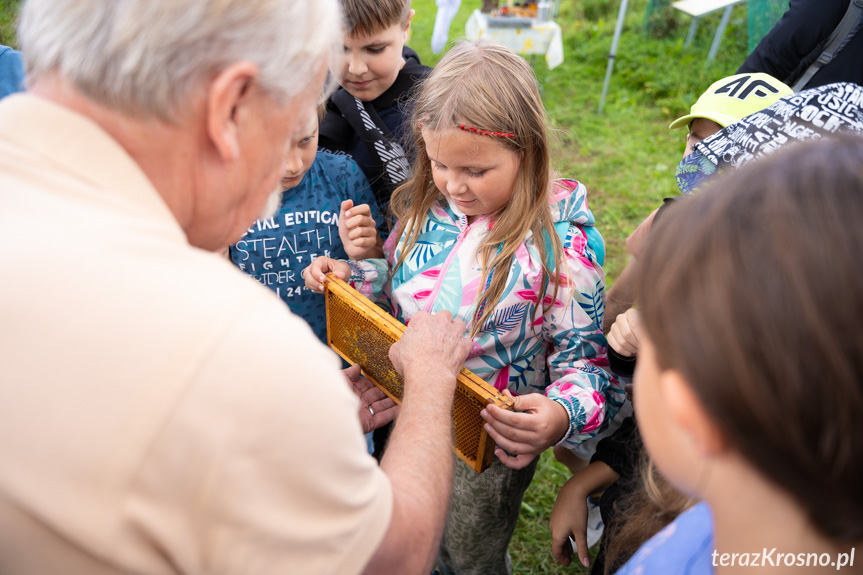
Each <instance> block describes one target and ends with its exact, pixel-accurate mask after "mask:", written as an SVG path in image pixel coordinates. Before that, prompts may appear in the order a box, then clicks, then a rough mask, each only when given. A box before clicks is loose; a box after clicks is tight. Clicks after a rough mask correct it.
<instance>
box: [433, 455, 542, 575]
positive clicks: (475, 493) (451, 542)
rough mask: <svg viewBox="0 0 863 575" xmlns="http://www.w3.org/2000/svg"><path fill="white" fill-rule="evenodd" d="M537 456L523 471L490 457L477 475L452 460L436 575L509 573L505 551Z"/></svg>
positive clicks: (508, 561) (507, 556) (507, 574)
mask: <svg viewBox="0 0 863 575" xmlns="http://www.w3.org/2000/svg"><path fill="white" fill-rule="evenodd" d="M538 461H539V457H537V458H536V459H534V460H533V462H531V464H530V465H528V466H527V467H525V468H524V469H510V468H509V467H507V466H505V465H504V464H503V463H501V462H500V460H499V459H497V458H496V457H495V458H494V461H493V463H492V464H491V466H490V467H489V468H488V469H486V470H485V471H483V472H482V473H480V474H478V473H476V472H475V471H474V470H472V469H471V468H470V467H468V466H467V465H466V464H465V463H464V462H463V461H462V460H461V459H459V458H455V464H454V467H455V473H454V478H453V488H452V497H451V498H450V507H449V514H448V516H447V524H446V530H445V531H444V536H443V541H442V542H441V548H440V553H439V555H438V564H437V569H438V572H439V573H441V574H442V575H509V574H511V573H512V561H511V559H510V557H509V553H508V552H507V547H509V541H510V539H512V533H513V531H515V524H516V521H517V520H518V513H519V511H520V510H521V499H522V496H523V495H524V492H525V491H526V490H527V488H528V486H529V485H530V481H531V479H533V473H534V471H536V464H537V462H538Z"/></svg>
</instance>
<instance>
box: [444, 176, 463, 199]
mask: <svg viewBox="0 0 863 575" xmlns="http://www.w3.org/2000/svg"><path fill="white" fill-rule="evenodd" d="M463 190H464V181H463V180H462V179H461V178H457V177H449V178H447V181H446V191H447V193H449V194H455V195H457V194H459V193H460V192H462V191H463Z"/></svg>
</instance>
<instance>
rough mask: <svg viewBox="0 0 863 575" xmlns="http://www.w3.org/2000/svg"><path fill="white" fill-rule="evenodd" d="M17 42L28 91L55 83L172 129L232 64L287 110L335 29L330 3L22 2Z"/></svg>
mask: <svg viewBox="0 0 863 575" xmlns="http://www.w3.org/2000/svg"><path fill="white" fill-rule="evenodd" d="M18 34H19V40H20V42H21V48H22V53H23V55H24V59H25V62H26V65H27V74H28V80H29V82H30V83H33V82H36V81H38V80H39V79H41V78H43V77H46V76H50V75H52V74H58V75H59V76H60V77H61V78H62V79H64V80H65V81H67V82H70V83H71V84H72V85H73V86H74V87H75V88H76V89H77V90H78V91H79V92H81V93H82V94H83V95H84V96H86V97H88V98H90V99H91V100H93V101H95V102H98V103H99V104H102V105H104V106H107V107H110V108H113V109H116V110H120V111H122V112H125V113H128V114H132V115H136V116H141V117H152V116H155V117H158V118H161V119H163V120H166V121H172V120H175V119H177V118H178V116H179V115H180V114H182V112H183V109H184V107H185V106H186V105H187V103H188V102H189V101H190V97H191V96H192V95H193V93H195V92H196V91H198V90H202V89H204V88H206V85H207V83H208V82H209V81H210V80H211V79H212V78H213V77H214V76H215V75H216V74H218V73H219V72H220V71H221V70H223V69H225V68H226V67H228V66H230V65H231V64H233V63H235V62H239V61H250V62H252V63H254V64H256V65H257V67H258V69H259V73H260V84H261V86H262V87H263V88H264V90H265V91H267V92H268V93H270V94H271V95H272V96H273V97H274V98H275V99H276V100H277V101H280V102H287V101H288V100H290V99H291V98H292V97H293V96H295V95H296V94H298V93H299V92H300V91H301V90H302V89H303V87H304V86H305V85H306V82H307V81H311V78H312V75H313V73H314V72H316V71H317V70H318V66H320V64H321V63H322V59H321V58H322V56H324V55H325V54H329V51H330V50H332V49H333V48H334V47H335V46H340V42H341V35H342V27H341V18H340V12H339V8H338V5H337V2H336V0H74V1H72V2H57V1H56V0H26V3H25V4H24V7H23V8H22V11H21V20H20V24H19V31H18Z"/></svg>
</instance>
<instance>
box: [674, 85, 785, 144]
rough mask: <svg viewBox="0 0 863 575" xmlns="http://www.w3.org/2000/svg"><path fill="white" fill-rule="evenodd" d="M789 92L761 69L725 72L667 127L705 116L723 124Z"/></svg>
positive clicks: (757, 109)
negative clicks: (744, 72) (758, 70)
mask: <svg viewBox="0 0 863 575" xmlns="http://www.w3.org/2000/svg"><path fill="white" fill-rule="evenodd" d="M793 93H794V92H793V90H791V88H789V87H788V86H786V85H785V84H783V83H782V82H780V81H779V80H777V79H776V78H774V77H773V76H770V75H768V74H763V73H761V72H756V73H751V74H736V75H734V76H728V77H727V78H722V79H721V80H717V81H716V82H714V83H713V84H711V85H710V87H709V88H707V90H705V91H704V93H703V94H701V96H699V97H698V100H696V101H695V103H694V104H692V107H691V108H690V109H689V113H688V114H686V115H685V116H681V117H680V118H677V119H676V120H674V121H673V122H671V125H670V126H668V127H669V128H671V129H672V130H674V129H677V128H684V127H686V126H688V125H689V124H690V123H692V121H693V120H696V119H698V118H705V119H707V120H713V121H714V122H716V123H717V124H719V125H720V126H722V127H723V128H724V127H726V126H728V125H730V124H733V123H735V122H737V121H738V120H741V119H743V118H745V117H746V116H748V115H749V114H754V113H755V112H758V111H759V110H763V109H764V108H766V107H767V106H769V105H771V104H772V103H773V102H775V101H776V100H778V99H779V98H782V97H784V96H788V95H791V94H793Z"/></svg>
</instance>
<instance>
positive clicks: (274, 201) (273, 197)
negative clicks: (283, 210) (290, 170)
mask: <svg viewBox="0 0 863 575" xmlns="http://www.w3.org/2000/svg"><path fill="white" fill-rule="evenodd" d="M281 203H282V186H281V184H280V183H279V184H276V189H274V190H273V191H272V193H270V195H269V196H267V203H266V204H264V209H263V210H261V215H260V216H258V219H259V220H268V219H270V218H272V217H273V216H274V215H276V211H277V210H278V209H279V204H281Z"/></svg>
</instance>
